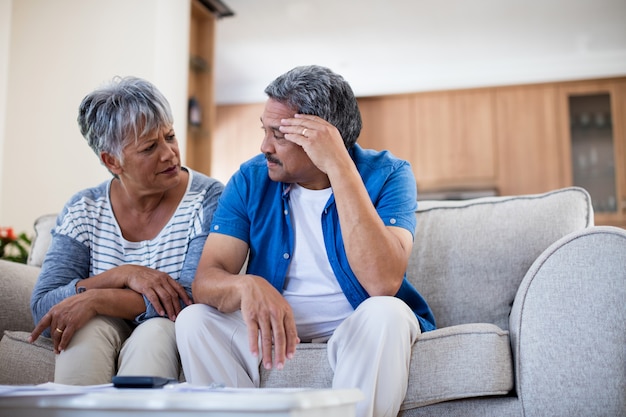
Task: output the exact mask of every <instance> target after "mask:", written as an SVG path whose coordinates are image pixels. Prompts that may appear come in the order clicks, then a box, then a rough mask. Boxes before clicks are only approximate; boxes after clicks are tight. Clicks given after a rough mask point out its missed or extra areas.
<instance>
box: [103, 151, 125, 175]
mask: <svg viewBox="0 0 626 417" xmlns="http://www.w3.org/2000/svg"><path fill="white" fill-rule="evenodd" d="M100 160H101V161H102V163H103V164H104V166H105V167H107V169H108V170H109V171H110V172H111V173H112V174H113V175H119V174H120V173H121V172H122V166H121V164H120V161H119V159H117V158H116V157H114V156H113V155H111V154H110V153H107V152H100Z"/></svg>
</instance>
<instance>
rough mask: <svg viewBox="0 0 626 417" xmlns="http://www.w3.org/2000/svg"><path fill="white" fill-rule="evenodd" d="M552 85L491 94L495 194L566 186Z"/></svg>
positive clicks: (513, 88)
mask: <svg viewBox="0 0 626 417" xmlns="http://www.w3.org/2000/svg"><path fill="white" fill-rule="evenodd" d="M557 92H558V87H557V86H556V85H552V84H547V85H534V86H519V87H506V88H498V89H497V90H496V91H495V96H496V105H495V113H496V114H495V118H496V125H497V129H496V132H497V133H496V136H497V147H498V154H497V161H498V162H497V167H498V174H497V177H498V190H499V192H500V194H501V195H516V194H532V193H540V192H545V191H549V190H552V189H555V188H561V187H563V186H565V185H567V182H566V181H565V180H564V178H563V174H562V172H563V170H562V159H563V158H562V155H561V152H562V151H561V142H560V139H559V135H558V123H557V121H558V117H559V115H558V106H557Z"/></svg>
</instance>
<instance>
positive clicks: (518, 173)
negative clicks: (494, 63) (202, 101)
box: [213, 78, 626, 227]
mask: <svg viewBox="0 0 626 417" xmlns="http://www.w3.org/2000/svg"><path fill="white" fill-rule="evenodd" d="M358 101H359V107H360V109H361V115H362V118H363V130H362V132H361V136H360V137H359V142H358V143H359V144H361V145H362V146H363V147H365V148H372V149H377V150H383V149H387V150H389V151H391V152H392V153H393V154H394V155H396V156H397V157H399V158H402V159H406V160H408V161H409V162H410V163H411V166H412V168H413V172H414V174H415V178H416V181H417V184H418V187H419V191H420V192H422V193H424V192H440V191H443V192H445V191H450V190H465V191H474V190H481V191H485V190H495V191H496V192H497V193H498V194H500V195H519V194H534V193H541V192H545V191H549V190H553V189H557V188H562V187H566V186H570V185H580V186H582V187H584V188H585V189H587V190H588V191H589V192H590V194H591V196H592V198H593V200H594V208H595V213H596V217H595V221H596V224H614V225H619V226H622V227H626V122H625V121H626V78H615V79H607V80H598V81H584V82H562V83H545V84H536V85H520V86H511V87H494V88H479V89H471V90H456V91H442V92H430V93H414V94H401V95H390V96H379V97H362V98H359V99H358ZM262 108H263V104H255V105H234V106H223V107H220V109H219V111H218V116H219V117H218V123H217V132H218V133H217V134H216V139H215V141H214V143H213V152H214V155H215V158H214V159H213V168H214V169H213V175H214V176H217V178H219V179H222V180H223V181H226V180H227V179H228V177H229V176H230V175H231V174H232V172H234V170H235V169H237V167H238V166H239V164H240V163H241V162H243V161H244V160H245V159H248V158H249V157H250V156H252V155H254V154H255V153H257V152H258V149H259V148H258V147H259V144H260V140H261V136H260V132H259V124H258V119H259V116H260V114H261V112H262ZM585 114H587V115H585ZM581 116H582V120H583V122H582V123H583V124H586V125H585V127H583V126H579V125H580V124H581V123H580V121H581ZM593 131H596V133H593ZM598 132H599V133H598ZM589 134H592V137H591V139H589V138H587V139H585V137H587V136H589ZM598 134H599V135H600V136H598ZM585 135H587V136H585ZM594 135H595V136H594Z"/></svg>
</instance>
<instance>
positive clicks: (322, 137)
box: [280, 114, 353, 174]
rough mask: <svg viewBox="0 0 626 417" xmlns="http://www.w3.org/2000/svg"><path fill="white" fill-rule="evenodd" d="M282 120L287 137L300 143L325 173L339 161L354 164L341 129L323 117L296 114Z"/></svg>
mask: <svg viewBox="0 0 626 417" xmlns="http://www.w3.org/2000/svg"><path fill="white" fill-rule="evenodd" d="M280 122H281V126H280V131H281V132H283V133H284V134H285V139H287V140H289V141H291V142H293V143H295V144H297V145H300V146H301V147H302V149H304V151H305V152H306V154H307V155H308V157H309V158H310V159H311V162H313V163H314V164H315V166H316V167H317V168H318V169H319V170H320V171H322V172H324V173H325V174H329V173H330V171H331V170H332V169H333V168H335V167H336V166H337V164H339V163H343V164H348V165H353V162H352V159H350V155H349V154H348V151H347V150H346V145H345V144H344V142H343V139H342V137H341V134H340V133H339V130H337V128H336V127H335V126H333V125H332V124H330V123H328V122H327V121H326V120H324V119H322V118H321V117H318V116H311V115H305V114H296V115H295V116H294V117H293V118H291V119H282V120H281V121H280Z"/></svg>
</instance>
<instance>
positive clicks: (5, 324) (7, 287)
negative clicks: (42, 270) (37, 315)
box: [0, 260, 39, 335]
mask: <svg viewBox="0 0 626 417" xmlns="http://www.w3.org/2000/svg"><path fill="white" fill-rule="evenodd" d="M0 265H1V266H2V272H1V274H2V276H0V335H2V333H3V332H4V331H5V330H23V331H28V332H30V331H31V330H33V328H34V327H35V325H34V323H33V316H32V313H31V311H30V294H31V293H32V292H33V287H34V286H35V282H37V277H38V276H39V268H36V267H33V266H29V265H24V264H20V263H16V262H9V261H3V260H0Z"/></svg>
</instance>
